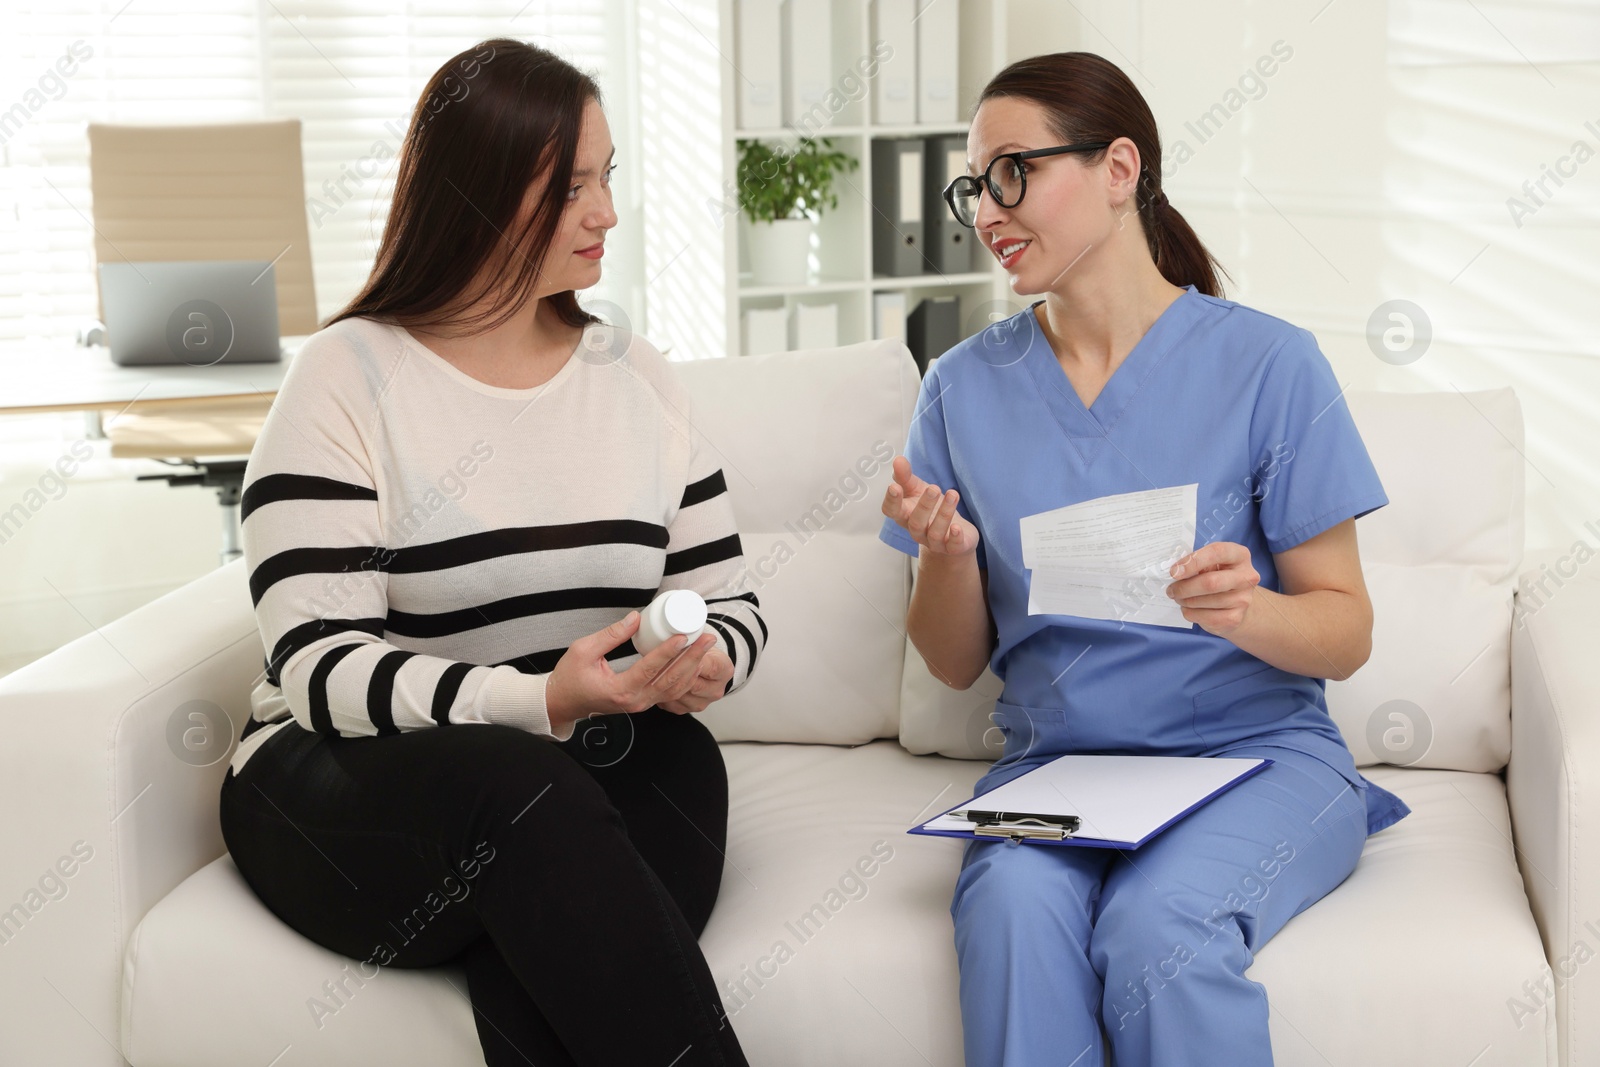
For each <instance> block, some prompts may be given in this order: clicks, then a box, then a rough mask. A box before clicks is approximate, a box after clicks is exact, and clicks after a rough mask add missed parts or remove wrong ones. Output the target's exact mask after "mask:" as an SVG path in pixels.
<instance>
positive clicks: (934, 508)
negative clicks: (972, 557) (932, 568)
mask: <svg viewBox="0 0 1600 1067" xmlns="http://www.w3.org/2000/svg"><path fill="white" fill-rule="evenodd" d="M960 500H961V494H960V493H958V492H957V491H956V490H954V489H950V490H941V489H940V488H939V487H938V486H937V485H934V484H933V483H931V482H925V481H923V480H922V479H921V478H918V477H917V476H916V475H915V474H912V473H911V461H910V460H908V459H906V457H904V456H896V457H894V481H893V482H892V483H890V485H889V488H888V490H887V491H886V492H885V493H884V496H883V513H884V514H885V515H887V516H889V517H890V518H891V519H893V520H894V521H895V522H897V523H899V524H900V525H901V526H903V527H904V528H905V531H906V533H908V534H910V535H911V537H912V539H913V540H915V541H916V542H917V544H918V545H921V546H922V547H923V548H926V549H927V550H928V551H930V552H936V553H938V554H940V555H945V556H964V555H966V554H967V553H969V552H976V551H977V550H978V528H977V527H976V526H974V525H972V523H970V522H968V521H967V520H966V519H963V518H962V517H961V516H960V514H959V513H957V511H956V504H957V503H959V502H960Z"/></svg>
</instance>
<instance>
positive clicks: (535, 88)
mask: <svg viewBox="0 0 1600 1067" xmlns="http://www.w3.org/2000/svg"><path fill="white" fill-rule="evenodd" d="M591 99H593V100H596V101H598V100H599V99H600V87H599V86H598V85H597V84H595V81H594V79H593V78H591V77H590V76H589V75H587V74H585V73H583V72H582V71H580V70H578V69H577V68H576V67H574V66H572V65H571V64H570V63H568V62H567V61H566V60H564V59H562V58H561V57H559V56H557V55H555V54H554V53H552V52H548V51H546V50H544V49H543V48H539V47H537V46H535V45H531V44H525V43H524V42H522V41H514V40H510V39H507V38H495V39H492V40H488V41H484V42H483V43H481V44H478V45H475V46H474V47H472V48H469V49H467V50H466V51H464V52H462V53H460V54H459V55H456V56H454V57H452V58H451V59H449V60H448V61H446V63H445V64H444V66H442V67H440V68H439V69H438V70H437V71H435V72H434V75H433V77H432V78H430V79H429V80H428V85H427V87H426V88H425V89H423V91H422V96H421V98H420V99H419V100H418V101H417V106H416V109H415V110H414V111H413V112H412V115H411V122H410V125H409V127H408V128H407V130H406V136H405V141H404V142H403V143H402V144H401V147H400V162H399V172H398V174H397V176H396V178H395V187H394V199H393V201H392V202H391V204H390V207H389V217H388V220H387V221H386V222H385V224H384V227H383V239H382V241H381V242H380V243H379V245H378V254H377V257H376V259H375V260H374V262H373V265H372V273H371V274H370V275H368V277H367V282H366V284H365V285H364V286H363V287H362V289H361V292H360V293H358V294H357V295H356V297H355V299H353V300H351V301H350V303H349V304H347V305H346V306H345V307H344V309H343V310H342V311H340V312H339V313H338V314H336V315H334V316H333V317H332V318H330V319H328V321H327V322H325V323H324V324H323V325H324V326H331V325H332V324H333V323H335V322H338V321H340V320H341V319H348V318H351V317H354V316H357V315H360V316H365V317H368V318H374V319H378V320H380V321H384V322H391V323H394V324H396V325H400V326H427V325H434V324H437V323H440V322H446V323H448V324H449V325H451V326H452V327H458V328H460V329H462V330H463V331H465V332H468V333H476V332H479V331H482V330H489V329H493V328H494V327H496V326H499V325H500V324H502V323H504V322H505V321H506V320H507V319H509V318H510V317H511V316H512V315H513V314H515V313H516V310H517V308H518V307H520V306H521V305H522V304H523V303H524V302H525V301H526V300H527V299H528V297H529V296H530V295H531V294H532V292H533V290H534V287H535V285H536V283H537V282H538V280H539V276H540V271H541V269H542V268H543V266H544V263H545V260H546V258H547V256H548V252H549V248H550V243H551V241H553V240H554V239H555V234H556V230H557V228H558V226H559V225H560V222H561V213H562V209H563V207H564V206H565V203H566V191H567V187H568V186H569V185H571V183H572V166H573V159H574V157H575V156H576V155H577V151H578V134H579V130H580V128H581V126H582V123H583V109H584V108H585V107H586V106H587V104H588V102H589V101H590V100H591ZM542 173H543V174H547V175H548V177H549V180H548V182H547V183H546V185H545V188H544V192H543V195H542V196H541V197H540V198H539V201H538V204H537V205H536V206H535V208H534V210H533V211H531V212H530V213H529V217H528V219H527V221H526V223H525V224H524V225H523V226H522V227H521V228H520V229H518V228H516V217H517V212H518V209H519V208H520V207H521V205H522V202H523V199H524V197H525V196H526V195H527V192H528V186H529V185H530V184H531V183H532V182H533V181H534V179H535V178H536V177H538V176H539V175H540V174H542ZM513 231H515V232H513ZM519 248H523V249H529V250H531V252H530V254H528V255H524V254H522V253H521V252H520V251H519ZM486 267H487V268H489V269H487V270H486V269H485V268H486ZM496 287H499V289H500V291H499V292H498V293H495V292H494V290H495V289H496ZM491 293H492V294H493V299H492V300H491V301H490V303H489V305H488V306H487V307H486V308H485V309H484V310H482V311H480V312H478V313H476V314H472V315H466V314H464V311H465V309H466V308H468V307H470V306H471V305H472V304H474V303H476V302H477V301H479V300H481V299H483V298H485V297H486V296H490V294H491ZM547 299H548V301H549V303H550V305H551V307H552V308H554V309H555V312H556V314H557V315H558V316H559V317H560V319H561V321H562V322H564V323H566V324H567V325H568V326H585V325H588V324H589V323H591V322H598V321H599V320H598V319H597V318H596V317H595V316H593V315H590V314H589V313H588V312H586V311H584V310H583V309H582V308H580V307H579V306H578V298H577V296H576V295H575V294H574V293H573V292H572V290H570V289H568V290H566V291H565V292H561V293H556V294H553V295H552V296H550V297H548V298H547Z"/></svg>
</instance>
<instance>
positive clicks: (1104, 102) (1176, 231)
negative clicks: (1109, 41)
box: [973, 52, 1227, 297]
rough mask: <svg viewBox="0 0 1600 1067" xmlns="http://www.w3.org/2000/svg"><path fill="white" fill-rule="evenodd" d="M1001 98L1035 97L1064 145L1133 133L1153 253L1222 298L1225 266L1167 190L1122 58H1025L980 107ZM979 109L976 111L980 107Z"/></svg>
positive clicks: (1140, 98) (1087, 160) (1168, 274)
mask: <svg viewBox="0 0 1600 1067" xmlns="http://www.w3.org/2000/svg"><path fill="white" fill-rule="evenodd" d="M997 96H1014V97H1020V98H1022V99H1025V100H1032V101H1033V102H1034V103H1036V104H1039V105H1041V106H1042V107H1043V108H1044V109H1045V112H1046V113H1047V114H1048V115H1049V120H1048V121H1049V125H1050V129H1051V131H1052V132H1053V133H1055V134H1056V136H1058V137H1060V138H1061V143H1062V144H1076V143H1078V142H1080V141H1114V140H1116V139H1117V138H1118V137H1127V138H1128V139H1129V140H1131V141H1132V142H1133V143H1134V144H1135V145H1137V146H1138V147H1139V162H1140V164H1141V165H1142V167H1141V170H1140V173H1139V188H1138V192H1137V193H1136V194H1135V196H1136V199H1137V201H1138V209H1139V221H1140V223H1141V224H1143V226H1144V233H1145V238H1146V240H1147V241H1148V242H1149V244H1150V257H1151V258H1152V259H1153V260H1155V264H1156V267H1157V269H1159V270H1160V271H1161V275H1162V277H1164V278H1166V279H1167V281H1169V282H1171V283H1172V284H1173V285H1181V286H1188V285H1193V286H1194V287H1195V288H1196V289H1197V290H1199V291H1200V292H1202V293H1205V294H1206V295H1207V296H1216V297H1220V296H1221V295H1222V286H1221V284H1220V283H1219V282H1218V281H1217V273H1218V272H1219V271H1220V272H1222V273H1223V274H1226V273H1227V272H1226V271H1223V270H1222V265H1221V264H1220V263H1219V262H1218V261H1217V259H1216V257H1214V256H1212V254H1211V253H1210V252H1209V251H1208V250H1207V249H1206V246H1205V245H1203V244H1201V243H1200V238H1199V237H1197V236H1196V235H1195V232H1194V230H1193V229H1192V228H1190V226H1189V223H1188V222H1187V221H1185V219H1184V217H1183V216H1182V215H1181V214H1179V213H1178V209H1177V208H1176V207H1173V206H1172V205H1171V204H1170V203H1167V202H1166V199H1167V198H1166V194H1165V193H1163V192H1162V190H1161V135H1160V134H1159V133H1158V132H1157V131H1156V120H1155V116H1154V115H1152V114H1151V113H1150V105H1149V104H1147V103H1146V102H1145V99H1144V95H1143V94H1142V93H1140V92H1139V89H1138V87H1137V86H1136V85H1134V84H1133V82H1132V81H1130V80H1129V79H1128V76H1127V75H1126V74H1124V73H1123V72H1122V69H1121V68H1120V67H1118V66H1117V65H1116V64H1115V63H1112V62H1111V61H1110V60H1107V59H1106V58H1105V57H1103V56H1098V55H1095V54H1094V53H1093V52H1055V53H1052V54H1050V55H1044V56H1032V57H1030V58H1028V59H1019V60H1018V61H1017V62H1015V63H1013V64H1011V65H1010V66H1009V67H1007V68H1006V69H1005V70H1002V71H1001V72H1000V73H999V74H996V75H995V76H994V77H993V78H992V79H991V80H990V81H989V84H988V85H986V86H984V89H983V93H982V95H980V96H979V97H978V104H980V105H981V104H982V103H983V102H984V101H985V100H989V99H991V98H993V97H997ZM973 110H974V112H976V110H977V108H976V107H974V108H973ZM1105 152H1106V150H1105V149H1103V148H1102V149H1100V150H1099V151H1097V152H1085V153H1083V154H1082V155H1081V157H1080V158H1081V159H1082V160H1083V163H1084V165H1085V166H1094V165H1095V164H1096V163H1099V162H1100V161H1101V160H1102V159H1104V158H1105Z"/></svg>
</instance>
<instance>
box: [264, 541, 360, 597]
mask: <svg viewBox="0 0 1600 1067" xmlns="http://www.w3.org/2000/svg"><path fill="white" fill-rule="evenodd" d="M387 551H388V550H387V549H384V548H375V547H373V546H371V545H353V546H351V547H349V548H290V549H286V550H284V551H282V552H279V553H277V554H276V555H272V556H268V557H267V558H266V559H264V560H262V561H261V562H260V563H259V564H258V565H257V566H256V569H255V570H253V571H251V572H250V603H251V604H252V605H259V604H260V603H261V598H262V597H264V596H266V595H267V590H268V589H271V588H272V587H273V586H274V585H277V584H278V583H279V582H281V581H284V580H285V579H288V578H294V577H296V576H298V575H302V574H347V573H350V572H352V571H381V570H384V569H385V568H384V557H385V553H387Z"/></svg>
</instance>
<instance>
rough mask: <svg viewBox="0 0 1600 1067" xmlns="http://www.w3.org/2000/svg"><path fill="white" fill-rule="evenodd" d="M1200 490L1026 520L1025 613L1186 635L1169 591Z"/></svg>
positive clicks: (1119, 499)
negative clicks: (1171, 630)
mask: <svg viewBox="0 0 1600 1067" xmlns="http://www.w3.org/2000/svg"><path fill="white" fill-rule="evenodd" d="M1199 489H1200V483H1198V482H1194V483H1191V484H1189V485H1176V486H1171V487H1169V488H1165V489H1147V490H1144V491H1141V492H1137V493H1118V494H1116V495H1114V496H1103V497H1098V498H1096V499H1094V500H1085V501H1083V502H1081V503H1078V504H1071V505H1068V506H1067V507H1064V508H1056V509H1055V510H1053V511H1041V512H1039V513H1038V514H1037V515H1028V516H1025V517H1024V518H1023V519H1022V520H1021V527H1022V565H1023V566H1024V567H1026V568H1028V569H1029V570H1030V571H1031V572H1032V575H1031V578H1030V580H1029V582H1028V614H1029V615H1076V616H1078V617H1080V618H1085V619H1110V620H1113V621H1117V622H1140V623H1148V624H1151V625H1154V626H1175V627H1179V628H1182V629H1185V630H1187V629H1189V628H1190V627H1191V626H1192V625H1193V624H1192V623H1190V622H1189V621H1188V620H1187V619H1185V618H1184V617H1183V609H1182V608H1181V607H1180V606H1179V605H1178V602H1177V601H1175V600H1173V599H1172V598H1171V597H1169V596H1167V593H1166V589H1167V586H1169V585H1171V584H1172V582H1173V580H1174V579H1173V578H1172V577H1171V573H1170V572H1171V569H1172V565H1173V564H1174V563H1176V562H1177V561H1178V560H1179V559H1181V558H1183V557H1184V556H1186V555H1188V554H1189V553H1190V552H1191V551H1193V550H1194V534H1195V525H1196V500H1197V498H1198V493H1199Z"/></svg>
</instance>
